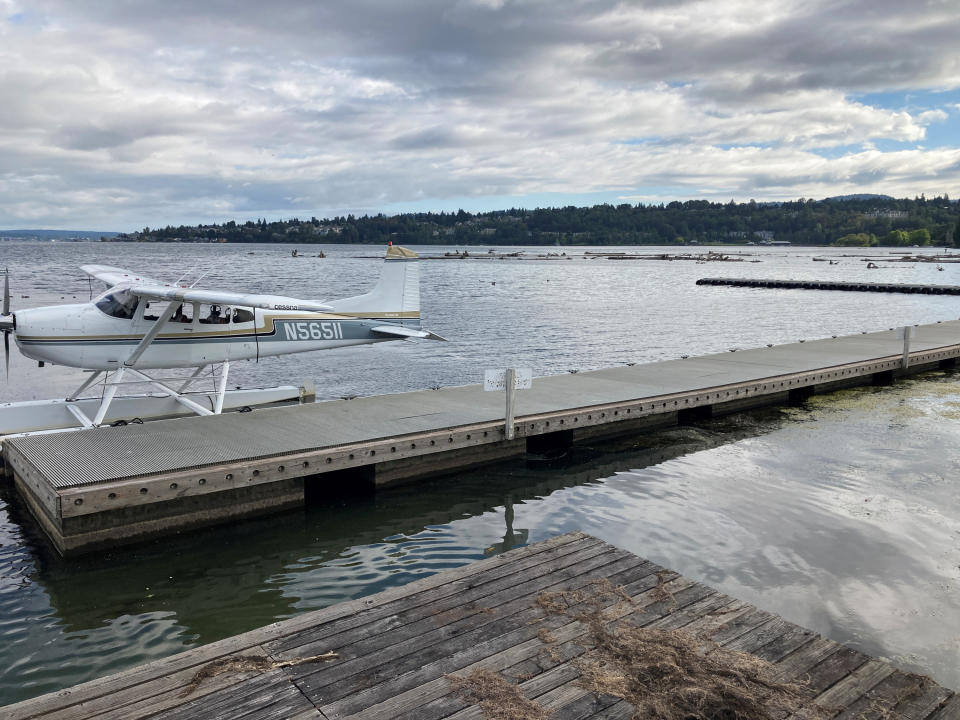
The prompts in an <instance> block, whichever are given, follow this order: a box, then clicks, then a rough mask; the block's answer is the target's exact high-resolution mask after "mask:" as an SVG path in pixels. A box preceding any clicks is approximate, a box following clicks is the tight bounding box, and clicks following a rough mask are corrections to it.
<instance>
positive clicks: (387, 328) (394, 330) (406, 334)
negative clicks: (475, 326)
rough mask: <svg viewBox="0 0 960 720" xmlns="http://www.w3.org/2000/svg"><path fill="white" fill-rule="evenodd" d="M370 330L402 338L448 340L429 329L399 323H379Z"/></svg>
mask: <svg viewBox="0 0 960 720" xmlns="http://www.w3.org/2000/svg"><path fill="white" fill-rule="evenodd" d="M370 330H371V331H372V332H375V333H380V334H381V335H395V336H397V337H401V338H422V339H424V340H443V341H444V342H446V338H442V337H440V336H439V335H437V334H436V333H432V332H429V331H427V330H414V329H413V328H405V327H401V326H399V325H377V327H375V328H370Z"/></svg>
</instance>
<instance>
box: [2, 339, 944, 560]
mask: <svg viewBox="0 0 960 720" xmlns="http://www.w3.org/2000/svg"><path fill="white" fill-rule="evenodd" d="M911 329H912V330H915V335H914V336H913V337H912V338H911V339H910V342H911V345H910V352H909V353H908V354H907V355H904V341H903V340H902V339H898V337H897V332H895V331H884V332H875V333H864V334H861V335H852V336H846V337H840V338H830V339H824V340H816V341H808V342H803V341H801V342H797V343H792V344H788V345H778V346H773V347H766V348H756V349H749V350H738V351H737V352H726V353H721V354H717V355H709V356H703V357H694V358H686V359H678V360H669V361H663V362H656V363H650V364H646V365H636V366H623V367H617V368H611V369H607V370H597V371H592V372H580V373H577V374H565V375H557V376H551V377H542V378H536V379H534V381H533V386H532V389H529V390H518V391H517V392H516V415H515V423H514V433H513V435H514V437H513V438H512V439H506V437H507V433H506V432H505V430H506V428H505V425H504V423H505V421H504V417H505V403H504V395H503V393H501V392H484V391H483V388H482V386H479V385H471V386H464V387H454V388H445V389H441V390H425V391H419V392H410V393H402V394H397V395H384V396H376V397H366V398H355V399H353V400H340V401H334V402H322V403H316V404H306V405H299V406H292V407H283V408H268V409H262V410H254V411H253V412H250V413H236V412H233V413H225V414H223V415H214V416H206V417H190V418H181V419H174V420H160V421H156V422H151V423H146V424H143V425H127V426H125V427H101V428H96V429H90V430H82V431H77V432H68V433H55V434H45V435H32V436H26V437H17V438H9V439H7V440H5V441H4V443H3V454H4V460H5V467H6V471H7V473H8V475H12V478H13V482H14V483H15V485H16V487H17V490H18V491H19V494H20V495H21V496H22V497H23V498H24V500H25V502H26V504H27V506H28V507H29V508H30V511H31V513H32V514H33V516H34V517H35V518H36V519H37V520H38V522H39V524H40V526H41V527H42V528H43V530H44V531H45V533H46V534H47V536H49V538H50V539H51V540H52V542H53V544H54V545H55V546H56V548H57V549H58V550H59V551H60V552H61V553H63V554H70V553H75V552H80V551H88V550H93V549H95V548H98V547H101V546H107V547H115V546H116V545H117V544H120V543H122V542H130V541H135V540H139V539H144V538H148V537H152V536H158V535H163V534H165V533H171V532H176V531H178V530H181V529H184V528H189V527H196V526H200V525H208V524H213V523H217V522H223V521H225V520H228V519H231V518H237V517H242V516H249V515H254V514H263V513H266V512H271V511H277V510H281V509H284V508H292V507H296V506H300V505H303V504H304V502H306V501H309V500H310V499H311V497H313V496H316V497H323V496H325V495H327V494H329V493H331V492H339V491H343V490H348V491H358V490H362V491H372V490H374V489H375V488H376V487H380V486H386V485H391V484H395V483H401V482H411V481H413V480H416V479H418V478H423V477H427V476H434V475H438V474H446V473H450V472H452V471H454V470H458V469H462V468H468V467H473V466H478V465H482V464H486V463H489V462H491V461H497V460H503V459H507V458H512V457H517V456H522V455H524V454H525V453H536V454H550V453H557V452H561V451H563V450H565V449H566V448H567V447H569V446H570V445H571V444H572V443H575V442H577V441H580V440H588V439H593V438H597V437H601V436H614V435H619V434H628V433H636V432H643V431H645V430H649V429H651V428H660V427H667V426H671V425H676V424H677V423H684V422H687V421H690V420H696V419H700V418H704V417H709V416H710V415H713V414H722V413H730V412H735V411H739V410H743V409H747V408H753V407H759V406H763V405H777V404H780V405H784V404H789V403H798V402H801V401H803V400H804V399H805V398H807V397H809V396H810V395H812V394H814V393H821V392H829V391H831V390H834V389H837V388H841V387H850V386H854V385H863V384H871V383H885V382H890V381H892V380H893V379H894V378H895V377H898V376H900V375H903V374H905V373H912V372H919V371H923V370H930V369H935V368H937V367H947V366H950V365H952V364H953V363H954V362H955V359H956V358H957V357H958V356H960V322H957V321H950V322H943V323H936V324H932V325H924V326H921V327H917V328H911ZM902 334H903V330H902V329H901V337H902Z"/></svg>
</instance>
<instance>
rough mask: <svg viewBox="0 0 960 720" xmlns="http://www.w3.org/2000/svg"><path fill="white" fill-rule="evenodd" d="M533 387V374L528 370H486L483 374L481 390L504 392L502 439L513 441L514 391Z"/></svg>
mask: <svg viewBox="0 0 960 720" xmlns="http://www.w3.org/2000/svg"><path fill="white" fill-rule="evenodd" d="M532 385H533V373H532V372H531V370H530V368H507V369H506V370H486V371H484V373H483V389H484V390H487V391H491V390H494V391H495V390H505V391H506V394H507V411H506V417H505V421H506V425H505V426H504V437H505V438H506V439H507V440H513V435H514V427H513V405H514V391H516V390H529V389H530V387H531V386H532Z"/></svg>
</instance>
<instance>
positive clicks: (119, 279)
mask: <svg viewBox="0 0 960 720" xmlns="http://www.w3.org/2000/svg"><path fill="white" fill-rule="evenodd" d="M80 269H81V270H83V271H84V272H85V273H86V274H87V275H91V276H93V277H95V278H96V279H97V280H103V282H105V283H106V284H107V285H110V286H113V285H119V284H120V283H130V282H142V283H149V284H150V285H164V286H168V287H173V285H168V284H167V283H164V282H161V281H160V280H154V279H153V278H149V277H145V276H144V275H138V274H137V273H135V272H131V271H130V270H124V269H123V268H118V267H113V266H112V265H81V266H80Z"/></svg>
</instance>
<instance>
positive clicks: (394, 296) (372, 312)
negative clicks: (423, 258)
mask: <svg viewBox="0 0 960 720" xmlns="http://www.w3.org/2000/svg"><path fill="white" fill-rule="evenodd" d="M328 304H329V305H330V307H331V308H333V312H335V313H341V314H344V315H353V316H356V317H374V318H383V319H384V320H391V321H393V322H400V324H402V325H403V326H404V327H420V265H419V261H418V259H417V254H416V253H415V252H413V251H412V250H407V249H406V248H402V247H398V246H396V245H391V246H389V247H388V248H387V256H386V258H384V261H383V270H382V271H381V274H380V281H379V282H378V283H377V284H376V286H375V287H374V288H373V290H371V291H370V292H368V293H366V294H364V295H357V296H356V297H352V298H345V299H343V300H334V301H331V302H330V303H328Z"/></svg>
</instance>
